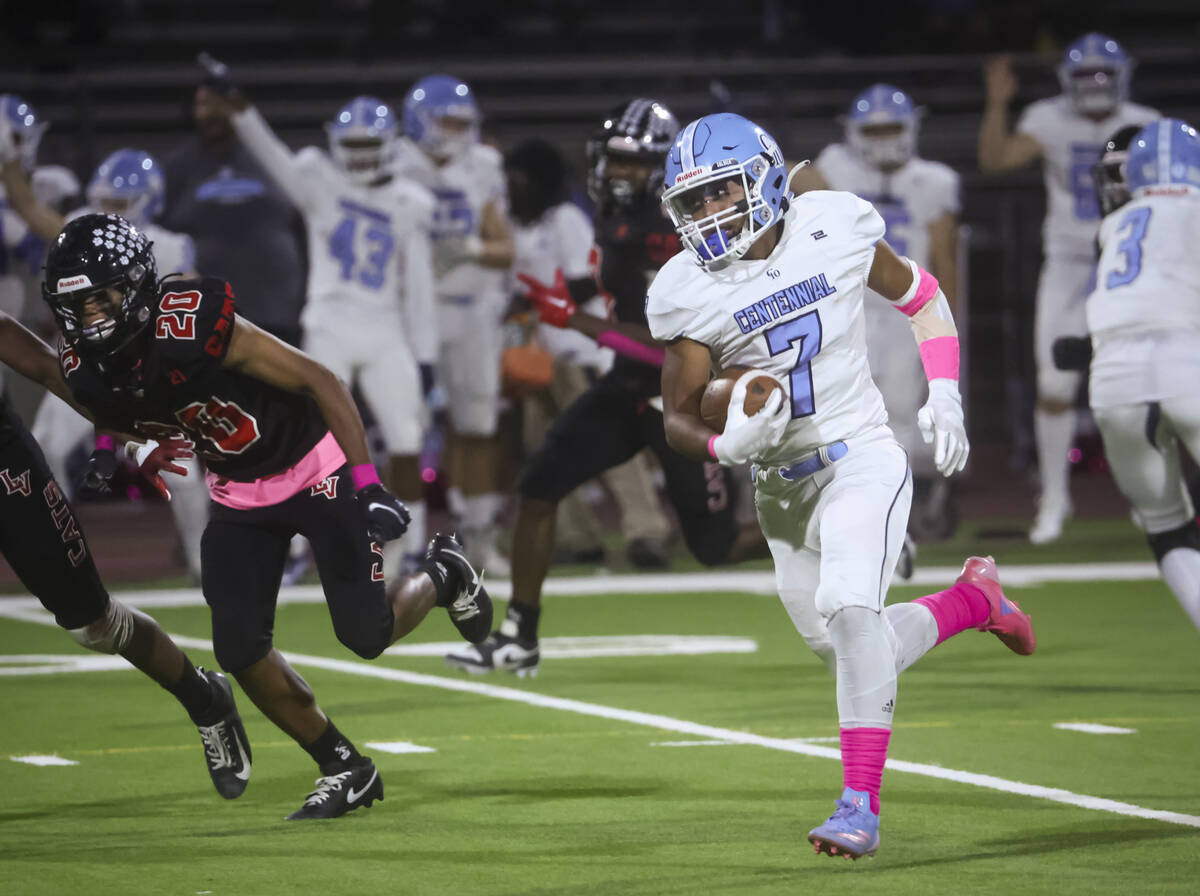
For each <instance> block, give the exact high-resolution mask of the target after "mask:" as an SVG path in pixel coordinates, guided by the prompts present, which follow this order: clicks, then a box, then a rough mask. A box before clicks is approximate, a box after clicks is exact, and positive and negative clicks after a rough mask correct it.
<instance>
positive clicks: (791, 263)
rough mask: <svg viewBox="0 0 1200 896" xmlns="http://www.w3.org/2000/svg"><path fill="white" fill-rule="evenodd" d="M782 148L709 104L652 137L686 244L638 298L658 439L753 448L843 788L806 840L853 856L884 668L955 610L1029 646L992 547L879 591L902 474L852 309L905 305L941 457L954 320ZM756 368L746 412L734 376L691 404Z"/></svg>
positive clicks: (876, 744)
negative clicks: (714, 381)
mask: <svg viewBox="0 0 1200 896" xmlns="http://www.w3.org/2000/svg"><path fill="white" fill-rule="evenodd" d="M787 181H788V178H787V171H786V169H785V168H784V163H783V155H782V153H781V152H780V150H779V147H778V145H777V144H776V143H775V141H774V140H773V139H772V138H771V136H770V135H769V134H767V133H766V132H765V131H763V130H762V128H760V127H758V126H757V125H755V124H754V123H753V122H750V121H747V120H746V119H744V118H742V117H741V116H738V115H731V114H727V113H722V114H717V115H709V116H706V117H705V118H701V119H699V120H697V121H694V122H692V123H691V124H689V125H688V126H687V127H686V128H684V129H683V131H682V132H680V134H679V136H678V137H677V138H676V142H675V146H674V147H673V148H672V150H671V152H670V154H669V155H668V157H667V167H666V176H665V184H666V192H665V193H664V194H663V205H664V206H665V207H666V210H667V212H668V214H669V215H670V216H671V218H672V220H673V222H674V224H675V227H676V230H677V231H678V233H679V236H680V239H681V241H682V242H683V244H684V246H685V247H686V248H685V250H684V251H682V252H680V254H678V255H676V256H675V257H674V258H672V259H671V260H670V261H668V262H667V264H666V265H665V266H664V267H663V268H662V270H661V271H660V272H659V274H658V276H657V277H656V278H655V280H654V282H653V284H651V287H650V295H649V297H648V299H647V318H648V319H649V323H650V329H651V332H652V333H653V334H654V336H655V338H657V339H661V340H663V341H665V342H667V343H668V348H667V351H666V359H665V361H664V364H663V374H662V387H663V393H662V394H663V412H664V423H665V426H666V434H667V441H668V442H669V443H670V444H671V446H672V447H673V448H675V449H676V450H677V451H679V452H681V453H682V454H685V455H689V456H691V457H694V458H696V459H713V458H716V460H718V461H719V462H721V463H722V464H738V463H745V462H746V461H752V462H753V463H754V464H755V467H754V484H755V490H756V505H757V509H758V518H759V522H760V523H761V525H762V530H763V533H764V534H765V535H766V537H767V543H768V545H769V546H770V548H771V554H772V556H773V557H774V559H775V571H776V581H777V585H778V588H779V594H780V597H781V598H782V600H783V603H784V606H785V607H786V608H787V611H788V613H789V615H790V616H791V618H792V621H793V622H794V623H795V625H796V628H797V629H798V630H799V632H800V634H801V635H802V636H803V637H804V640H805V641H806V642H807V643H808V645H809V646H810V647H811V648H812V649H813V650H814V651H815V652H816V653H817V654H818V655H819V656H820V657H821V658H822V660H824V661H825V663H826V664H827V666H828V667H829V669H830V671H831V672H834V673H835V677H836V681H837V706H838V718H839V724H840V728H841V747H842V765H843V787H844V789H843V792H842V796H841V798H840V799H839V800H838V802H837V809H836V811H835V812H834V814H833V816H832V817H830V818H829V819H828V820H827V821H826V822H825V823H823V824H821V825H820V826H818V827H817V828H815V829H813V830H812V831H811V832H810V833H809V840H810V841H811V842H812V843H813V845H814V847H815V848H816V850H817V852H825V853H828V854H830V855H841V856H848V857H851V858H858V857H859V856H863V855H871V854H872V853H874V852H875V850H876V849H877V848H878V846H879V785H880V780H881V778H882V775H883V765H884V761H885V759H886V756H887V744H888V739H889V737H890V734H891V726H892V714H893V712H894V710H895V704H896V676H897V675H898V674H899V672H901V671H902V670H903V669H905V668H907V667H908V666H910V665H911V664H912V663H913V662H915V661H916V660H917V659H918V658H919V657H920V656H922V655H923V654H924V653H925V652H927V651H928V650H930V649H931V648H932V647H933V646H934V645H935V644H938V643H940V642H941V641H943V640H945V639H946V638H948V637H950V636H951V635H954V634H957V633H958V632H960V631H963V630H965V629H967V628H980V629H983V630H985V631H992V632H994V633H995V634H997V635H998V636H999V637H1000V638H1001V640H1002V641H1004V643H1005V644H1006V645H1008V646H1009V647H1010V648H1012V649H1013V650H1015V651H1016V652H1017V653H1031V652H1032V651H1033V648H1034V637H1033V629H1032V625H1031V624H1030V621H1029V617H1028V616H1026V615H1025V614H1024V613H1022V612H1021V611H1020V609H1019V608H1018V607H1017V606H1016V605H1015V604H1013V603H1012V602H1011V601H1008V600H1007V599H1006V598H1004V596H1003V594H1002V593H1001V590H1000V584H999V579H998V575H997V573H996V568H995V564H994V563H993V562H992V561H991V560H990V558H986V559H985V558H979V557H973V558H971V559H969V560H968V561H967V563H966V566H965V567H964V569H963V573H962V575H961V576H959V578H958V581H957V583H956V584H955V585H954V586H952V587H951V588H949V589H947V590H946V591H942V592H940V593H938V594H932V595H929V596H927V597H923V598H920V599H918V600H917V601H914V602H912V603H902V604H895V605H892V606H890V607H887V608H885V607H884V605H883V603H884V597H885V594H886V591H887V585H888V582H889V581H890V580H891V577H892V571H893V569H894V568H895V565H896V559H897V556H898V554H899V551H900V546H901V543H902V542H903V539H904V530H905V525H906V523H907V518H908V510H909V504H910V501H911V498H912V477H911V474H910V472H909V468H908V460H907V458H906V457H905V454H904V451H903V449H901V448H900V446H899V445H898V444H897V443H896V440H895V438H894V437H893V436H892V433H891V431H890V430H889V429H888V427H887V415H886V412H885V411H884V407H883V400H882V398H881V397H880V395H879V390H878V389H876V387H875V385H874V383H872V381H871V374H870V370H869V368H868V365H867V345H866V334H865V326H864V321H863V301H864V298H865V295H866V289H867V286H868V285H869V286H870V288H871V289H873V290H875V291H876V292H877V293H879V294H880V295H881V296H883V298H884V299H886V300H888V301H890V302H891V303H892V304H893V305H894V306H895V307H896V309H897V310H898V311H899V312H900V313H903V314H906V315H907V316H908V318H909V320H910V321H911V323H912V330H913V334H914V335H915V337H916V339H917V342H918V345H919V349H920V353H921V358H922V360H923V362H924V365H925V371H926V373H927V375H928V377H929V399H928V400H927V401H926V402H925V404H924V406H923V407H921V409H920V411H919V414H918V418H919V422H920V426H921V429H922V431H923V432H924V433H925V436H926V438H928V439H931V440H932V441H933V443H934V456H935V460H936V463H937V466H938V470H939V471H940V472H941V473H942V474H943V475H951V474H953V473H954V472H956V471H957V470H959V469H961V468H962V466H963V464H964V463H965V462H966V459H967V451H968V446H967V437H966V433H965V432H964V430H963V414H962V405H961V401H960V398H959V393H958V382H957V380H958V337H957V333H956V330H955V327H954V321H953V319H952V317H951V316H950V313H949V308H948V305H947V303H946V299H945V296H944V295H943V294H942V291H941V289H940V288H939V287H938V284H937V281H936V280H935V279H934V278H933V277H932V276H931V275H929V274H928V273H927V272H925V271H923V270H922V269H921V268H919V267H917V265H915V264H913V263H912V262H910V261H908V260H907V259H904V258H901V257H899V256H897V255H896V254H895V252H893V251H892V249H891V248H890V247H889V246H888V244H887V243H886V242H884V241H883V239H882V237H883V232H884V223H883V219H882V218H881V217H880V216H879V214H878V213H877V212H876V211H875V209H874V208H873V207H872V206H871V204H870V203H868V202H866V201H864V200H862V199H860V198H858V197H857V196H855V195H853V194H852V193H839V192H832V191H814V192H810V193H805V194H804V195H802V196H800V197H792V196H791V195H790V194H788V193H787V192H786V190H787V186H786V185H787ZM735 365H743V366H749V367H752V368H758V369H761V370H765V371H767V372H768V373H770V374H771V375H773V376H774V377H775V378H776V379H777V380H779V381H780V382H781V383H782V384H783V385H784V390H783V392H782V393H780V392H776V393H775V395H779V396H781V398H782V400H779V399H776V398H775V397H774V396H772V398H770V399H768V403H767V405H766V407H764V409H763V410H762V411H760V412H759V413H757V414H755V415H753V416H750V417H747V416H746V415H745V413H744V412H743V411H742V407H741V403H742V399H743V398H744V396H745V392H746V382H747V377H746V376H744V377H743V378H742V379H741V380H739V381H738V383H737V385H736V386H735V387H734V390H733V396H732V398H731V400H730V406H729V419H728V422H727V424H726V427H725V431H724V432H723V433H715V432H713V431H712V430H711V429H709V427H708V426H707V425H706V424H705V423H704V422H703V420H702V418H701V416H700V396H701V394H702V393H703V391H704V388H705V385H706V383H707V382H708V379H709V372H710V368H712V367H716V368H718V369H721V368H725V367H731V366H735Z"/></svg>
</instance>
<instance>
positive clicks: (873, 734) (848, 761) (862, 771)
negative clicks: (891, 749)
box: [838, 728, 892, 815]
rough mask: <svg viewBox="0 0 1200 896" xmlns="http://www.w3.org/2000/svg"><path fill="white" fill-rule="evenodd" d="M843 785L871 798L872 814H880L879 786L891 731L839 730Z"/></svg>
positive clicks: (886, 729)
mask: <svg viewBox="0 0 1200 896" xmlns="http://www.w3.org/2000/svg"><path fill="white" fill-rule="evenodd" d="M838 733H839V734H840V735H841V738H840V739H841V742H842V786H843V787H849V788H850V789H851V790H857V791H859V792H862V791H864V790H865V791H866V792H867V793H868V794H869V795H870V797H871V811H872V812H874V813H875V814H876V815H878V814H879V785H880V784H881V783H882V782H883V764H884V763H885V762H887V749H888V741H889V740H890V739H891V737H892V729H891V728H842V729H840V730H839V732H838Z"/></svg>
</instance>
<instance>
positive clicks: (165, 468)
mask: <svg viewBox="0 0 1200 896" xmlns="http://www.w3.org/2000/svg"><path fill="white" fill-rule="evenodd" d="M148 447H149V443H147V444H146V445H143V446H142V447H141V448H139V449H138V450H137V453H136V454H135V455H134V460H135V461H137V465H138V470H139V472H141V474H142V475H143V476H144V477H146V481H147V482H149V483H150V484H151V485H152V486H154V487H155V488H156V489H158V492H159V494H161V495H162V496H163V497H164V498H166V499H167V500H168V501H170V500H171V491H170V489H168V488H167V484H166V483H165V482H163V478H162V474H163V473H178V474H179V475H180V476H186V475H187V474H188V471H187V467H181V466H179V464H177V463H173V461H176V460H186V459H187V458H191V457H195V456H196V454H195V452H194V451H192V449H193V448H194V447H195V446H194V445H193V444H192V442H191V440H189V439H185V438H183V437H182V436H174V437H172V438H170V439H166V440H164V441H162V442H159V443H158V444H157V445H156V446H155V447H154V448H153V449H151V450H149V451H147V450H146V449H147V448H148Z"/></svg>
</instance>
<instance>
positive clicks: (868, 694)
mask: <svg viewBox="0 0 1200 896" xmlns="http://www.w3.org/2000/svg"><path fill="white" fill-rule="evenodd" d="M829 638H830V640H831V641H833V649H834V651H835V652H836V653H837V706H838V724H839V725H840V726H841V727H842V728H891V727H892V714H893V712H894V711H895V708H896V665H895V656H894V654H893V652H892V647H891V645H890V644H889V643H888V635H887V623H886V622H885V621H884V619H883V615H882V614H880V613H876V612H875V611H874V610H868V609H867V608H866V607H846V608H845V609H844V610H841V611H839V612H838V613H837V614H836V615H835V616H834V617H833V618H832V619H830V620H829Z"/></svg>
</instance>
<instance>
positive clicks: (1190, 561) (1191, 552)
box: [1158, 548, 1200, 628]
mask: <svg viewBox="0 0 1200 896" xmlns="http://www.w3.org/2000/svg"><path fill="white" fill-rule="evenodd" d="M1158 568H1159V569H1161V570H1162V574H1163V578H1164V579H1166V580H1167V587H1168V588H1170V589H1171V592H1172V593H1173V594H1174V595H1175V598H1176V600H1178V601H1179V603H1180V604H1181V605H1182V606H1183V611H1184V612H1185V613H1187V614H1188V616H1189V617H1191V620H1192V625H1194V626H1196V628H1200V551H1197V550H1195V549H1194V548H1172V549H1171V550H1169V551H1167V553H1166V554H1165V555H1164V556H1163V558H1162V560H1160V561H1159V564H1158Z"/></svg>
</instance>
